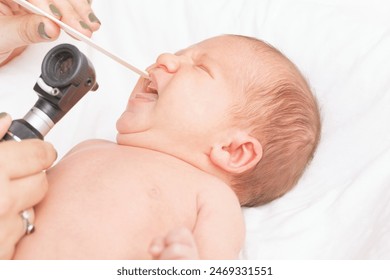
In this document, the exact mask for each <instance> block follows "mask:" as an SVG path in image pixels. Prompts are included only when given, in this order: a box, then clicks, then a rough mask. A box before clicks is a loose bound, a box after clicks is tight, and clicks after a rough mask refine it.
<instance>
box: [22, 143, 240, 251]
mask: <svg viewBox="0 0 390 280" xmlns="http://www.w3.org/2000/svg"><path fill="white" fill-rule="evenodd" d="M75 164H77V168H74V165H75ZM173 170H174V172H172V171H173ZM47 176H48V180H49V184H50V189H49V191H48V194H47V196H46V198H45V199H44V201H43V202H42V203H41V204H40V205H39V206H38V207H36V220H35V224H36V228H37V230H36V232H35V233H34V234H33V235H30V236H27V237H26V238H24V239H23V240H22V241H21V242H20V243H19V245H18V247H17V251H16V254H15V258H16V259H85V258H88V259H150V258H152V257H155V258H159V256H160V254H161V252H158V248H157V247H158V246H159V245H160V244H161V242H164V241H162V239H161V238H158V237H159V236H161V237H164V236H167V235H168V234H169V233H170V232H172V231H173V232H175V231H176V232H177V231H178V234H179V235H182V234H183V230H182V229H183V228H185V229H188V230H189V231H190V232H192V234H193V237H194V241H195V244H194V246H196V248H194V246H190V245H189V246H187V247H189V250H190V251H191V250H192V251H191V252H189V253H188V254H190V256H188V257H189V258H198V257H199V258H207V259H210V258H211V259H213V258H217V259H219V258H221V259H226V258H229V259H230V258H237V257H238V253H239V250H240V248H241V246H242V242H243V236H244V226H243V220H242V215H241V210H240V206H239V203H238V201H237V198H236V196H235V194H234V193H233V192H232V190H231V189H230V188H229V187H228V186H227V185H225V184H224V183H223V182H221V181H219V180H218V179H216V178H215V177H213V176H210V175H209V174H207V173H205V172H203V171H201V170H199V169H198V168H195V167H194V166H192V165H190V164H188V163H186V162H184V161H182V160H180V159H178V158H175V157H173V156H169V155H166V154H163V153H160V152H156V151H152V150H147V149H142V148H135V147H126V146H120V145H116V144H114V143H109V142H104V141H93V142H91V141H89V142H88V143H84V144H81V145H79V146H78V147H76V148H75V149H74V150H73V151H72V152H71V153H70V154H68V155H67V156H66V157H65V158H64V159H63V160H62V161H61V162H60V163H59V164H58V165H56V166H55V167H54V168H52V169H51V170H50V172H48V174H47ZM178 229H179V230H178ZM180 229H181V230H180ZM185 234H186V233H184V235H185ZM174 238H175V237H174ZM155 239H156V240H155ZM188 240H189V241H188ZM152 242H153V245H154V247H151V245H152ZM186 242H187V243H188V242H191V239H190V238H186V237H185V238H184V241H183V242H181V243H182V244H183V243H184V245H186ZM97 244H98V246H97ZM226 244H230V245H229V246H226ZM162 246H164V245H162ZM191 247H192V248H191ZM153 250H157V251H156V252H155V253H154V252H153ZM179 250H180V246H179ZM151 251H152V252H151ZM166 253H167V251H165V253H164V254H166ZM174 253H175V252H172V254H174ZM172 254H168V256H166V255H165V256H164V255H162V257H163V258H169V257H170V256H172ZM191 254H192V255H191ZM181 257H182V256H181Z"/></svg>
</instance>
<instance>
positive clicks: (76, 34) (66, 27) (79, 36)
mask: <svg viewBox="0 0 390 280" xmlns="http://www.w3.org/2000/svg"><path fill="white" fill-rule="evenodd" d="M12 1H14V2H15V3H17V4H19V5H20V6H22V7H24V8H25V9H27V10H28V11H30V12H32V13H35V14H38V15H42V16H45V17H47V18H49V19H50V20H52V21H54V22H55V23H56V24H58V25H59V26H60V27H61V28H62V29H63V30H64V31H66V32H67V33H69V34H70V35H72V36H73V37H75V38H76V39H79V40H80V41H83V42H84V43H86V44H87V45H89V46H91V47H93V48H94V49H96V50H98V51H100V52H101V53H103V54H105V55H106V56H108V57H109V58H111V59H113V60H114V61H116V62H118V63H119V64H121V65H123V66H124V67H126V68H128V69H130V70H131V71H133V72H135V73H137V74H138V75H140V76H142V77H144V78H146V79H149V80H150V77H149V75H148V73H146V72H145V71H142V70H140V69H138V68H137V67H135V66H133V65H131V64H130V63H128V62H126V61H125V60H123V59H122V58H120V57H118V56H117V55H115V54H113V53H112V52H110V51H108V50H106V49H105V48H103V47H101V46H99V45H98V44H96V43H95V42H94V41H92V40H91V39H90V38H88V37H87V36H85V35H84V34H82V33H80V32H79V31H77V30H76V29H74V28H72V27H70V26H69V25H67V24H65V23H63V22H62V21H60V20H58V19H56V18H55V17H54V16H52V15H50V14H48V13H46V12H45V11H43V10H41V9H39V8H38V7H36V6H34V5H32V4H31V3H29V2H27V1H25V0H12Z"/></svg>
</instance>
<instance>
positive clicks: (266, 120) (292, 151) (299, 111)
mask: <svg viewBox="0 0 390 280" xmlns="http://www.w3.org/2000/svg"><path fill="white" fill-rule="evenodd" d="M234 37H235V38H237V39H238V40H243V43H245V45H247V47H248V50H249V51H248V52H247V54H248V57H247V58H246V61H248V66H249V71H247V73H245V74H244V75H245V76H244V77H243V79H242V80H243V81H245V82H244V83H242V86H241V88H242V90H243V91H244V93H245V96H246V98H245V100H243V103H241V104H240V105H239V106H237V108H234V109H233V114H234V116H235V117H234V119H235V120H237V121H238V125H247V126H249V128H250V131H251V135H252V136H253V137H256V138H257V139H258V140H259V141H260V143H261V145H262V148H263V155H262V158H261V160H260V161H259V163H258V164H257V165H256V167H255V168H253V169H251V170H249V171H247V172H245V173H242V174H238V175H233V178H232V181H231V183H232V188H233V189H234V190H235V191H236V193H237V194H238V196H239V197H240V200H241V201H240V203H241V205H242V206H247V207H252V206H258V205H262V204H265V203H268V202H270V201H272V200H274V199H276V198H278V197H280V196H282V195H283V194H285V193H286V192H287V191H289V190H290V189H291V188H292V187H293V186H294V185H295V184H296V183H297V181H298V179H299V178H300V177H301V175H302V173H303V171H304V170H305V168H306V166H307V164H308V163H309V162H310V160H311V159H312V157H313V155H314V152H315V150H316V147H317V145H318V142H319V139H320V132H321V122H320V114H319V109H318V105H317V102H316V99H315V97H314V96H313V94H312V92H311V90H310V87H309V85H308V83H307V82H306V80H305V79H304V78H303V76H302V74H301V73H300V72H299V70H298V69H297V67H296V66H295V65H294V64H293V63H292V62H291V61H290V60H288V59H287V58H286V57H285V56H284V55H283V54H282V53H281V52H280V51H278V50H277V49H275V48H274V47H272V46H270V45H269V44H267V43H265V42H263V41H260V40H258V39H256V38H251V37H245V36H236V35H234Z"/></svg>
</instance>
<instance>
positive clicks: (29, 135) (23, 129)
mask: <svg viewBox="0 0 390 280" xmlns="http://www.w3.org/2000/svg"><path fill="white" fill-rule="evenodd" d="M33 138H35V139H41V140H43V136H42V134H40V133H39V131H38V130H36V129H35V128H34V127H33V126H32V125H30V124H29V123H28V122H26V121H25V120H24V119H19V120H14V121H12V123H11V126H10V127H9V129H8V132H7V133H6V134H5V135H4V137H3V139H1V141H8V140H15V141H20V140H23V139H33Z"/></svg>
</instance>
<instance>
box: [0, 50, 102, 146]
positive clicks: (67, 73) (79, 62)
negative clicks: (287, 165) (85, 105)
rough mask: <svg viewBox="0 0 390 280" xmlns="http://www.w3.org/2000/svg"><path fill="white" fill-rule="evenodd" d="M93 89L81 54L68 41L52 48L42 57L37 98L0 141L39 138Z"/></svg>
mask: <svg viewBox="0 0 390 280" xmlns="http://www.w3.org/2000/svg"><path fill="white" fill-rule="evenodd" d="M97 88H98V84H97V83H96V75H95V70H94V67H93V65H92V64H91V62H90V61H89V60H88V58H87V57H86V56H85V55H84V54H83V53H81V52H80V51H79V50H78V49H77V48H76V47H75V46H73V45H70V44H62V45H59V46H56V47H54V48H53V49H51V50H50V51H49V52H48V53H47V54H46V56H45V58H44V59H43V62H42V74H41V75H40V77H39V79H38V81H37V83H36V84H35V86H34V90H35V91H36V92H37V94H38V101H37V102H36V103H35V105H34V107H33V108H31V110H30V111H29V112H28V113H27V114H26V116H25V117H24V118H23V119H20V120H15V121H13V122H12V125H11V127H10V129H9V131H8V133H7V135H6V136H5V137H4V138H3V140H10V139H13V140H22V139H28V138H40V139H43V137H44V136H45V135H46V134H47V133H48V132H49V130H50V129H51V128H52V127H53V126H54V124H56V123H57V122H58V121H59V120H60V119H61V118H62V117H63V116H64V115H65V114H66V113H68V112H69V110H70V109H71V108H72V107H73V106H74V105H75V104H76V103H77V102H78V101H79V100H80V99H81V98H82V97H83V96H84V95H85V94H86V93H87V92H89V91H90V90H92V91H95V90H97Z"/></svg>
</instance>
